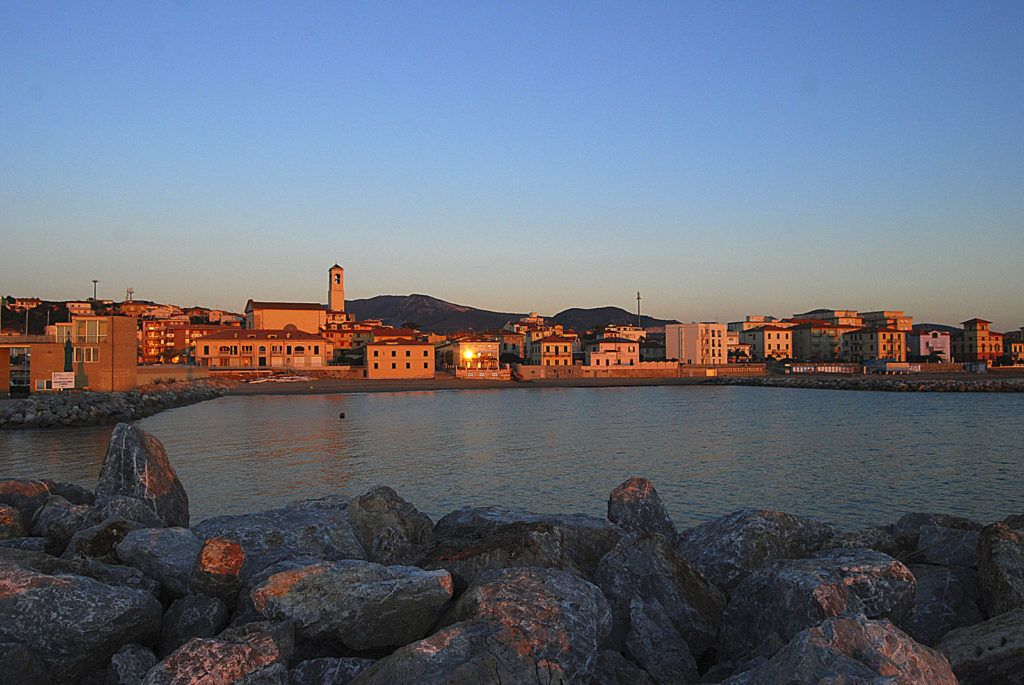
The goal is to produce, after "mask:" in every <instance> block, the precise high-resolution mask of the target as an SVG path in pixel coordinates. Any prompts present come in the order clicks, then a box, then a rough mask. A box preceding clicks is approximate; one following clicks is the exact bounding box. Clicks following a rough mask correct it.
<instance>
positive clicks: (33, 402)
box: [0, 381, 226, 429]
mask: <svg viewBox="0 0 1024 685" xmlns="http://www.w3.org/2000/svg"><path fill="white" fill-rule="evenodd" d="M225 388H226V384H225V383H223V382H217V381H201V382H196V383H170V384H166V385H155V386H149V388H147V389H145V390H141V391H140V390H133V391H131V392H60V393H37V394H34V395H30V396H29V397H27V398H25V399H22V400H18V401H16V402H13V403H11V404H9V405H7V406H4V407H2V408H0V429H4V428H8V429H10V428H59V427H63V426H91V425H100V424H111V423H117V422H118V421H134V420H136V419H141V418H144V417H146V416H152V415H153V414H156V413H157V412H159V411H163V410H165V409H171V408H173V407H183V406H185V405H189V404H195V403H196V402H203V401H205V400H211V399H213V398H215V397H220V396H221V395H223V394H224V392H225Z"/></svg>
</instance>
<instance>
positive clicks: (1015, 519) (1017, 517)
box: [1003, 514, 1024, 529]
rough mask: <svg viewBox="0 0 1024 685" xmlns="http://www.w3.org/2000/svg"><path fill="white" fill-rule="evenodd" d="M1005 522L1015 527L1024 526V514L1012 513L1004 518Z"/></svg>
mask: <svg viewBox="0 0 1024 685" xmlns="http://www.w3.org/2000/svg"><path fill="white" fill-rule="evenodd" d="M1003 523H1005V524H1006V525H1007V526H1009V527H1010V528H1013V529H1020V528H1024V514H1011V515H1009V516H1007V517H1006V518H1004V519H1003Z"/></svg>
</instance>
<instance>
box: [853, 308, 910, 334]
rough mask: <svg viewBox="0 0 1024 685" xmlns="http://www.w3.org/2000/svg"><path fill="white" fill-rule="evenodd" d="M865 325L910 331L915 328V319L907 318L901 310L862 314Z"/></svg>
mask: <svg viewBox="0 0 1024 685" xmlns="http://www.w3.org/2000/svg"><path fill="white" fill-rule="evenodd" d="M860 316H861V318H862V319H863V320H864V325H865V326H867V327H869V328H895V329H896V330H898V331H910V330H912V329H913V328H914V317H912V316H907V315H906V314H904V313H903V312H902V311H900V310H888V309H886V310H880V311H877V312H862V313H861V315H860Z"/></svg>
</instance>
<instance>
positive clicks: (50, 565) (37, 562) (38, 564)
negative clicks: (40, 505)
mask: <svg viewBox="0 0 1024 685" xmlns="http://www.w3.org/2000/svg"><path fill="white" fill-rule="evenodd" d="M24 539H28V540H34V539H36V538H24ZM0 561H10V562H13V563H15V564H18V565H19V566H22V567H23V568H28V569H31V570H33V571H36V572H38V573H45V574H46V575H51V576H56V575H65V574H70V575H76V576H85V577H86V578H92V579H93V580H96V581H99V582H100V583H103V584H105V585H116V586H121V587H127V588H132V589H135V590H143V591H145V592H148V593H150V594H153V593H155V592H156V591H157V589H158V585H157V582H156V581H155V580H153V579H152V578H148V577H146V576H145V575H144V574H143V573H142V572H141V571H139V570H138V569H136V568H131V567H130V566H117V565H114V564H105V563H103V562H101V561H98V560H96V559H90V558H88V557H81V558H76V559H60V558H58V557H55V556H52V555H50V554H46V553H44V552H40V551H38V550H29V549H13V548H12V549H0Z"/></svg>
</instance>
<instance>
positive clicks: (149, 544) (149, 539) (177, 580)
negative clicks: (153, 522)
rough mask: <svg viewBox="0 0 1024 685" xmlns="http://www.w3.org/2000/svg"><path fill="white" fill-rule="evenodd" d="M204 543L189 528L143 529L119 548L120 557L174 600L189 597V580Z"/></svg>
mask: <svg viewBox="0 0 1024 685" xmlns="http://www.w3.org/2000/svg"><path fill="white" fill-rule="evenodd" d="M202 546H203V543H202V542H201V541H200V540H199V538H197V537H196V536H195V534H194V533H193V532H192V531H191V530H189V529H188V528H140V529H138V530H133V531H131V532H129V533H128V534H127V535H126V536H125V537H124V539H123V540H121V542H120V543H118V545H117V547H116V551H117V557H118V558H119V559H120V560H121V561H122V562H123V563H125V564H128V565H129V566H134V567H135V568H137V569H139V570H140V571H142V572H143V573H145V574H146V575H147V576H149V577H150V578H155V579H156V580H158V581H159V582H160V585H161V586H162V587H163V588H164V590H166V591H167V592H168V593H170V594H171V595H173V596H175V597H183V596H184V595H186V594H188V580H189V576H190V575H191V574H192V569H193V567H194V566H195V564H196V558H197V557H198V556H199V550H200V549H201V548H202Z"/></svg>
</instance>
